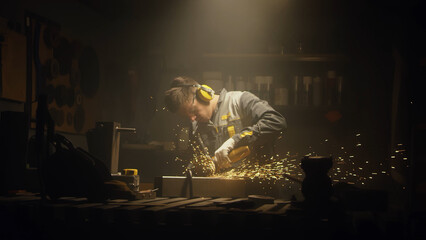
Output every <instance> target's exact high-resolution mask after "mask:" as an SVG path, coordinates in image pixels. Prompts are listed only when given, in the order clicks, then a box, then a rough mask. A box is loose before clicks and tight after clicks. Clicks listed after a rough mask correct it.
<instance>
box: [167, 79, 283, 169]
mask: <svg viewBox="0 0 426 240" xmlns="http://www.w3.org/2000/svg"><path fill="white" fill-rule="evenodd" d="M165 104H166V107H167V108H168V109H169V111H171V112H173V113H177V114H178V115H180V116H182V117H185V118H187V119H189V120H190V121H191V122H192V129H191V130H192V131H190V133H191V137H192V138H194V137H195V138H196V139H197V140H198V141H199V142H200V143H202V144H203V145H205V147H207V149H208V151H209V152H210V153H213V152H214V156H215V158H214V160H215V161H216V163H217V166H218V167H219V169H221V168H228V167H230V166H231V162H230V159H229V157H228V155H229V153H230V152H231V151H232V150H233V149H236V148H238V147H241V146H249V148H250V149H251V150H252V151H251V152H252V154H251V155H255V156H258V157H260V156H265V155H267V154H268V153H270V150H271V149H272V147H273V143H274V142H275V140H276V139H277V138H278V137H279V136H280V134H281V133H282V131H283V130H285V129H286V128H287V123H286V120H285V118H284V117H283V116H282V115H281V114H280V113H278V112H277V111H275V110H274V109H273V108H272V107H271V106H270V105H269V104H268V103H267V102H266V101H264V100H261V99H259V98H258V97H256V96H255V95H254V94H252V93H250V92H242V91H230V92H228V91H226V90H225V89H223V90H222V91H221V92H220V94H215V92H214V91H213V90H212V89H211V88H209V87H208V86H206V85H200V84H199V83H198V82H197V81H195V80H194V79H192V78H189V77H177V78H175V79H173V81H172V83H171V88H170V89H169V90H167V91H166V92H165Z"/></svg>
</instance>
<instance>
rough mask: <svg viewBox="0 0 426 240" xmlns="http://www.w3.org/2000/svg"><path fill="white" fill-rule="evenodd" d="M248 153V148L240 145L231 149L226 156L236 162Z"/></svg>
mask: <svg viewBox="0 0 426 240" xmlns="http://www.w3.org/2000/svg"><path fill="white" fill-rule="evenodd" d="M248 155H250V148H249V147H248V146H242V147H239V148H236V149H234V150H232V151H231V152H230V153H229V155H228V157H229V160H231V163H234V162H237V161H239V160H241V159H243V158H245V157H247V156H248Z"/></svg>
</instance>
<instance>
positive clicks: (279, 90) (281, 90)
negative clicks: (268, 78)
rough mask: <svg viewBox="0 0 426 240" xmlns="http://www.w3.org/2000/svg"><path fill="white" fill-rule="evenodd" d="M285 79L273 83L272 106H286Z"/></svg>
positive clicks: (286, 90)
mask: <svg viewBox="0 0 426 240" xmlns="http://www.w3.org/2000/svg"><path fill="white" fill-rule="evenodd" d="M286 80H287V79H286V78H285V77H281V79H277V81H275V83H274V105H275V106H288V100H289V96H288V94H289V89H288V84H287V81H286Z"/></svg>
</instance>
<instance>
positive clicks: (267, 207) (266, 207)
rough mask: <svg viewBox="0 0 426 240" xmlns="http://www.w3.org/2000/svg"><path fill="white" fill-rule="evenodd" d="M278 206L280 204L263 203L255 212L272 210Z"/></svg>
mask: <svg viewBox="0 0 426 240" xmlns="http://www.w3.org/2000/svg"><path fill="white" fill-rule="evenodd" d="M277 206H278V204H263V205H262V206H260V207H258V208H256V209H255V210H254V211H255V212H267V211H270V210H272V209H274V208H276V207H277Z"/></svg>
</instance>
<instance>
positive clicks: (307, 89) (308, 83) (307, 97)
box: [301, 76, 312, 106]
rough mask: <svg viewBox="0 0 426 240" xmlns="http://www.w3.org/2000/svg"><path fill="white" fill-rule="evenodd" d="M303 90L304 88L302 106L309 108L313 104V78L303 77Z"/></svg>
mask: <svg viewBox="0 0 426 240" xmlns="http://www.w3.org/2000/svg"><path fill="white" fill-rule="evenodd" d="M302 84H303V88H302V91H301V92H302V94H301V95H302V98H301V100H302V101H301V104H302V105H305V106H309V105H311V104H312V77H311V76H303V81H302Z"/></svg>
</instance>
